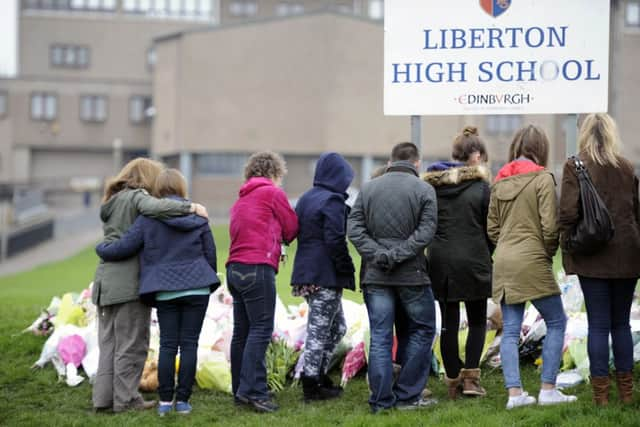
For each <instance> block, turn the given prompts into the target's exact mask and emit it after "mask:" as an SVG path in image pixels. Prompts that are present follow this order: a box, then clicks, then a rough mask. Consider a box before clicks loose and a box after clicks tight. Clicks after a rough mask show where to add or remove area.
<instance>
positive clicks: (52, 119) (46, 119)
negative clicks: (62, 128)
mask: <svg viewBox="0 0 640 427" xmlns="http://www.w3.org/2000/svg"><path fill="white" fill-rule="evenodd" d="M34 96H42V99H43V103H42V113H43V114H42V117H34V115H33V97H34ZM49 96H51V97H53V98H54V99H55V101H56V103H55V105H56V108H55V111H54V115H53V117H50V118H49V117H46V114H45V110H46V98H47V97H49ZM59 110H60V103H59V102H58V93H57V92H53V91H46V90H44V91H43V90H38V91H33V92H31V93H30V94H29V117H30V118H31V120H33V121H35V122H55V121H56V120H58V112H59Z"/></svg>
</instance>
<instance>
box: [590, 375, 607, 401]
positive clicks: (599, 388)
mask: <svg viewBox="0 0 640 427" xmlns="http://www.w3.org/2000/svg"><path fill="white" fill-rule="evenodd" d="M610 386H611V380H610V379H609V376H606V377H591V389H592V390H593V403H595V404H596V405H597V406H607V405H608V404H609V387H610Z"/></svg>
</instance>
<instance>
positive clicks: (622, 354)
mask: <svg viewBox="0 0 640 427" xmlns="http://www.w3.org/2000/svg"><path fill="white" fill-rule="evenodd" d="M636 281H637V279H594V278H591V277H584V276H580V286H581V287H582V293H583V294H584V302H585V305H586V307H587V321H588V323H589V335H588V337H587V352H588V354H589V370H590V371H591V376H592V377H605V376H608V375H609V334H611V342H612V346H613V360H614V365H615V367H616V371H618V372H620V373H626V372H631V371H632V370H633V339H632V338H631V327H630V326H629V315H630V313H631V302H632V301H633V292H634V290H635V287H636Z"/></svg>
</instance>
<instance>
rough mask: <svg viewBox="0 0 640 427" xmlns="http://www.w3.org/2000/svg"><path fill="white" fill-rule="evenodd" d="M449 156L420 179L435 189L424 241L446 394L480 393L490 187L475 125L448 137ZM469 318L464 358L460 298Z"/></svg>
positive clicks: (488, 293)
mask: <svg viewBox="0 0 640 427" xmlns="http://www.w3.org/2000/svg"><path fill="white" fill-rule="evenodd" d="M452 157H453V159H454V162H439V163H436V164H434V165H432V166H430V167H429V169H428V172H427V174H426V175H425V176H424V180H425V181H427V182H428V183H429V184H431V185H433V187H434V188H435V189H436V194H437V195H438V230H437V231H436V236H435V238H434V239H433V243H432V244H431V246H430V247H429V266H430V271H429V275H430V276H431V287H432V288H433V293H434V294H435V297H436V299H437V300H438V302H439V303H440V312H441V313H442V325H443V327H442V333H441V335H440V351H441V353H442V361H443V363H444V368H445V371H446V374H447V375H446V376H445V382H446V384H447V387H448V394H449V398H451V399H456V398H457V397H458V395H459V394H460V392H462V394H464V395H467V396H484V395H485V394H486V391H485V389H484V388H483V387H482V386H480V369H479V366H480V357H481V355H482V349H483V348H484V341H485V335H486V329H487V298H489V297H491V268H492V265H491V252H492V250H493V245H492V244H491V243H490V241H489V237H488V236H487V212H488V210H489V199H490V196H491V189H490V187H489V180H490V177H489V170H488V169H487V168H486V167H485V166H483V165H482V164H481V163H483V162H486V161H487V150H486V148H485V145H484V142H483V141H482V140H481V139H480V137H479V136H478V130H477V129H476V128H475V127H471V126H467V127H465V128H464V130H463V131H462V133H461V134H460V135H458V136H457V137H456V139H455V141H454V143H453V152H452ZM461 301H464V305H465V308H466V310H467V318H468V320H469V334H468V336H467V342H466V345H465V362H464V364H462V362H461V361H460V353H459V349H458V331H459V330H460V302H461Z"/></svg>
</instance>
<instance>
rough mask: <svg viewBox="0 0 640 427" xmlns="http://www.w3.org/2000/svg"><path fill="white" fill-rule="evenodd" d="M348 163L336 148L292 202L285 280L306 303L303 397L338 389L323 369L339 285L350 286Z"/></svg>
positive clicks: (335, 336)
mask: <svg viewBox="0 0 640 427" xmlns="http://www.w3.org/2000/svg"><path fill="white" fill-rule="evenodd" d="M351 181H353V169H352V168H351V166H350V165H349V163H347V161H346V160H345V159H344V158H343V157H342V156H341V155H340V154H337V153H324V154H322V155H321V156H320V159H319V160H318V162H317V164H316V172H315V176H314V179H313V187H312V188H311V189H310V190H308V191H307V192H306V193H304V194H303V195H302V197H301V198H300V200H299V201H298V203H297V204H296V214H297V215H298V223H299V226H300V230H299V232H298V250H297V252H296V257H295V261H294V265H293V274H292V276H291V284H292V286H293V294H294V295H295V296H303V297H304V298H305V299H306V300H307V303H308V304H309V320H308V323H307V339H306V342H305V349H304V372H303V376H302V387H303V393H304V400H305V401H310V400H322V399H330V398H334V397H337V396H339V395H340V393H341V391H342V389H341V388H340V387H337V386H334V385H333V383H332V382H331V380H330V379H329V377H328V375H327V368H328V364H329V361H330V360H331V355H332V354H333V352H334V350H335V348H336V346H337V345H338V343H339V342H340V340H341V339H342V337H343V336H344V334H345V332H346V329H347V328H346V323H345V319H344V313H343V312H342V290H343V289H344V288H346V289H351V290H353V289H355V279H354V272H355V269H354V267H353V262H352V260H351V256H350V255H349V249H348V247H347V240H346V221H347V214H348V207H347V205H346V204H345V201H346V199H347V197H348V196H347V194H346V191H347V188H348V187H349V185H351Z"/></svg>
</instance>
